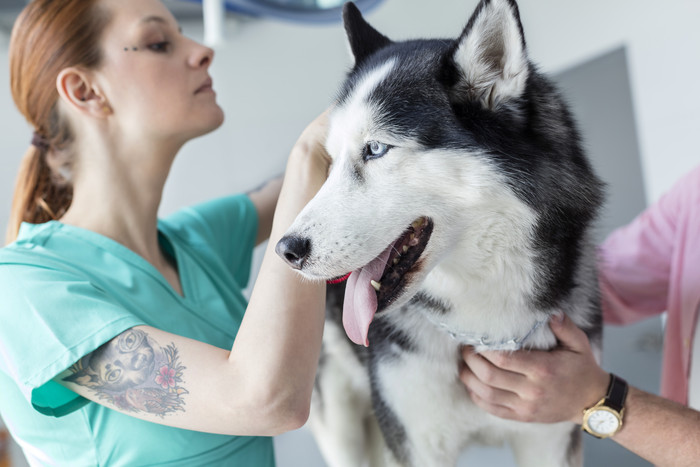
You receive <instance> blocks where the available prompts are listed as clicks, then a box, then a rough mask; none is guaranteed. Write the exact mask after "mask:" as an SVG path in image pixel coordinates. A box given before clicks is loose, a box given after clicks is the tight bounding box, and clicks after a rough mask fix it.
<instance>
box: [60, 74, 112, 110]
mask: <svg viewBox="0 0 700 467" xmlns="http://www.w3.org/2000/svg"><path fill="white" fill-rule="evenodd" d="M56 88H57V89H58V94H59V96H60V97H61V98H62V99H63V100H64V101H65V103H66V104H68V106H69V107H70V108H72V109H74V110H77V111H78V112H80V113H83V114H90V115H92V116H94V117H98V118H104V117H106V116H107V115H109V114H111V113H112V111H111V108H110V106H109V104H108V103H107V100H106V99H105V98H104V96H103V95H102V93H101V92H100V91H99V89H98V88H97V87H96V86H95V85H94V83H93V82H92V80H90V77H89V76H88V74H87V73H85V72H84V71H83V70H80V69H78V68H74V67H70V68H65V69H63V70H61V72H60V73H59V74H58V77H57V78H56Z"/></svg>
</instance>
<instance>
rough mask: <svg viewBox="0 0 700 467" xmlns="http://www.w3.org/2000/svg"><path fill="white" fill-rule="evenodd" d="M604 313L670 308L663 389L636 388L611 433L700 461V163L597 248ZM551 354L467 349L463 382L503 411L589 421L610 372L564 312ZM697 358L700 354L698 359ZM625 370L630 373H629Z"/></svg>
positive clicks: (643, 314)
mask: <svg viewBox="0 0 700 467" xmlns="http://www.w3.org/2000/svg"><path fill="white" fill-rule="evenodd" d="M599 270H600V285H601V292H602V303H603V316H604V320H605V322H606V323H608V324H628V323H633V322H635V321H639V320H642V319H644V318H648V317H651V316H654V315H658V314H661V313H663V312H666V313H667V320H666V334H665V339H664V358H663V371H662V381H661V396H657V395H654V394H650V393H647V392H644V391H642V390H640V389H637V388H635V387H633V386H630V387H629V391H628V393H627V397H626V400H625V404H624V412H623V423H622V428H621V429H620V430H619V431H618V432H617V433H616V434H615V435H613V436H612V438H611V439H613V440H614V441H616V442H617V443H619V444H620V445H622V446H624V447H625V448H627V449H629V450H630V451H632V452H634V453H635V454H637V455H639V456H641V457H643V458H645V459H647V460H648V461H650V462H652V463H654V464H656V465H697V463H698V459H700V412H698V411H697V409H700V338H698V339H694V336H695V335H699V336H700V334H697V333H696V330H697V329H698V326H699V325H700V323H698V314H699V312H700V166H698V167H696V168H695V169H693V170H692V171H690V172H689V173H688V174H686V175H685V176H683V177H682V178H681V179H680V180H679V181H678V182H676V184H675V185H674V186H673V188H672V189H671V190H670V191H668V192H667V193H666V194H665V195H664V196H662V197H661V198H660V199H659V201H658V202H656V203H655V204H653V205H652V206H650V207H649V208H647V209H646V210H645V211H644V212H643V213H641V214H640V215H639V216H638V217H637V218H636V219H635V220H633V221H632V222H631V223H630V224H628V225H626V226H624V227H621V228H619V229H617V230H616V231H614V232H613V233H612V234H610V236H609V237H608V238H607V239H606V241H605V242H604V243H603V244H602V245H601V247H600V249H599ZM550 327H551V329H552V331H553V332H554V334H555V335H556V336H557V339H558V341H559V346H558V347H557V348H556V349H554V350H552V351H518V352H483V353H481V354H476V353H474V351H473V349H471V348H469V347H467V348H465V349H464V351H463V358H464V362H465V365H464V366H463V369H462V371H461V375H460V377H461V379H462V381H463V383H464V384H465V386H466V388H467V390H468V391H469V393H470V395H471V397H472V399H473V400H474V402H475V403H476V404H477V405H479V406H480V407H482V408H483V409H485V410H487V411H488V412H490V413H492V414H494V415H496V416H499V417H503V418H508V419H513V420H520V421H525V422H538V423H554V422H560V421H566V420H568V421H573V422H576V423H579V424H581V423H582V422H583V412H584V410H585V409H587V408H590V407H592V406H593V405H595V404H596V402H597V401H599V400H601V397H603V396H604V395H605V394H606V388H607V386H608V382H609V381H610V374H609V373H608V372H606V371H605V370H604V369H602V368H601V367H600V366H599V365H598V363H597V359H596V357H595V356H594V354H593V352H592V350H591V347H590V345H589V342H588V339H587V338H586V335H585V334H584V333H583V332H582V331H581V330H579V329H578V328H577V327H576V326H575V325H574V324H573V323H572V322H571V320H570V319H569V318H568V317H566V316H565V315H559V316H557V317H556V318H554V319H552V320H551V321H550ZM693 356H695V357H696V358H695V361H693ZM622 376H623V377H624V375H622Z"/></svg>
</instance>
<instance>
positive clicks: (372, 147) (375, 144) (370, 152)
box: [362, 141, 391, 161]
mask: <svg viewBox="0 0 700 467" xmlns="http://www.w3.org/2000/svg"><path fill="white" fill-rule="evenodd" d="M389 149H391V146H389V145H388V144H384V143H380V142H379V141H370V142H368V143H367V144H366V145H365V150H364V154H363V155H362V158H363V159H364V160H366V161H367V160H369V159H377V158H379V157H382V156H383V155H384V154H386V153H387V151H388V150H389Z"/></svg>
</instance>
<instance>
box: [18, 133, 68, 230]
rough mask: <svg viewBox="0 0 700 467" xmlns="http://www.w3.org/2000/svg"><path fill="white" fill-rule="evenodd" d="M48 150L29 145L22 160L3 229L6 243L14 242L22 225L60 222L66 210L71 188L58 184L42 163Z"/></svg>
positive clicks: (45, 164) (47, 166)
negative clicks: (5, 234)
mask: <svg viewBox="0 0 700 467" xmlns="http://www.w3.org/2000/svg"><path fill="white" fill-rule="evenodd" d="M47 152H48V148H46V147H42V146H41V145H36V144H34V143H33V144H32V145H31V146H30V147H29V149H28V150H27V152H26V153H25V154H24V157H23V158H22V162H21V163H20V166H19V171H18V173H17V181H16V182H15V191H14V196H13V199H12V208H11V211H10V221H9V224H8V228H7V238H6V241H7V243H8V244H9V243H12V242H13V241H15V240H16V239H17V234H18V233H19V227H20V225H21V224H22V222H30V223H32V224H41V223H44V222H48V221H50V220H56V219H60V218H61V216H63V214H64V213H65V212H66V210H68V207H70V203H71V200H72V197H73V188H72V187H71V186H70V185H69V184H67V183H60V182H58V181H57V180H56V179H55V176H54V175H53V174H52V171H51V168H50V167H49V164H47V162H46V156H47V154H46V153H47Z"/></svg>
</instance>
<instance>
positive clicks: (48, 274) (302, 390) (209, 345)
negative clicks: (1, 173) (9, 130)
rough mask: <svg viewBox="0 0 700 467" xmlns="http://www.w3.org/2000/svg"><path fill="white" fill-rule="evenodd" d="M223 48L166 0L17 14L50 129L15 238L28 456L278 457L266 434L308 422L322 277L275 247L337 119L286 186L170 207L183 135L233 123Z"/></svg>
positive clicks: (317, 126)
mask: <svg viewBox="0 0 700 467" xmlns="http://www.w3.org/2000/svg"><path fill="white" fill-rule="evenodd" d="M212 59H213V51H212V50H210V49H209V48H206V47H203V46H201V45H199V44H197V43H195V42H193V41H191V40H189V39H187V38H186V37H184V36H183V35H182V33H181V31H180V29H179V28H178V25H177V23H176V20H175V18H174V17H173V16H172V14H171V13H170V12H169V11H168V10H167V9H166V8H165V6H164V5H163V4H162V3H161V2H160V1H159V0H60V1H59V0H34V1H32V2H31V3H30V4H29V5H28V6H27V7H26V9H25V10H24V11H23V13H22V14H21V15H20V17H19V18H18V20H17V23H16V25H15V28H14V30H13V34H12V39H11V44H10V61H11V63H10V67H11V75H12V76H11V85H12V92H13V97H14V99H15V102H16V104H17V106H18V107H19V109H20V110H21V111H22V113H23V114H24V115H25V117H26V118H27V119H28V121H29V122H30V123H31V124H32V125H33V126H34V128H35V135H34V139H33V144H32V148H31V149H30V150H29V152H28V153H27V155H26V156H25V159H24V161H23V163H22V167H21V169H20V174H19V176H18V182H17V188H16V192H15V199H14V202H13V210H12V219H11V223H10V231H9V240H10V241H11V242H12V243H11V244H9V245H8V246H7V247H5V248H3V249H2V250H0V297H1V298H0V322H2V323H3V324H2V326H0V342H1V343H2V360H1V362H0V410H1V411H2V416H3V418H4V420H5V421H6V423H7V425H8V426H9V427H10V429H11V432H12V434H13V436H14V437H15V438H16V440H17V441H18V442H19V444H20V445H21V446H22V447H23V449H24V452H25V454H26V455H27V457H28V459H29V461H30V463H31V464H32V465H71V466H74V465H110V466H117V465H128V466H134V465H146V464H157V465H188V466H191V465H218V464H222V463H225V464H226V465H231V464H235V465H255V466H264V465H273V464H274V457H273V452H272V442H271V440H270V438H267V436H271V435H275V434H278V433H282V432H284V431H287V430H291V429H294V428H297V427H299V426H301V425H303V424H304V423H305V421H306V418H307V414H308V410H309V403H310V397H311V390H312V387H313V379H314V374H315V368H316V363H317V360H318V356H319V349H320V342H321V333H322V327H323V315H324V312H323V308H324V294H325V286H324V285H323V284H313V283H309V282H308V281H302V280H300V279H299V277H298V276H297V275H295V273H294V272H293V271H291V270H290V269H289V268H288V267H287V266H286V265H285V264H284V263H283V261H281V260H280V259H279V258H278V257H277V256H276V255H275V254H274V251H273V249H274V246H275V244H276V242H277V240H278V239H279V238H281V236H282V234H283V232H284V231H285V229H286V227H287V226H288V225H289V224H290V223H291V221H292V220H293V219H294V217H296V214H297V213H298V212H299V211H300V210H301V208H302V207H303V206H304V205H305V204H306V203H307V202H308V200H309V199H311V198H312V197H313V195H314V194H315V193H316V191H317V190H318V188H319V187H320V186H321V184H322V183H323V181H324V180H325V177H326V173H327V170H328V162H327V156H326V154H325V152H324V150H323V149H322V144H321V142H322V139H323V137H324V136H325V119H324V116H321V117H319V119H317V120H316V121H315V122H313V123H312V124H311V125H310V126H309V127H308V128H307V129H306V130H305V132H304V133H303V134H302V136H301V137H300V138H299V140H298V142H297V144H296V145H295V147H294V149H293V150H292V152H291V155H290V157H289V160H288V164H287V171H286V175H285V178H284V182H283V183H282V184H280V183H279V182H272V183H269V184H267V185H266V186H264V187H263V188H262V189H260V190H258V191H256V192H253V193H250V194H249V195H239V196H232V197H228V198H224V199H220V200H215V201H211V202H209V203H205V204H203V205H200V206H196V207H193V208H189V209H185V210H182V211H180V212H178V213H176V214H174V215H173V216H170V217H169V218H167V219H164V220H158V219H157V212H158V206H159V203H160V200H161V195H162V191H163V186H164V184H165V181H166V178H167V175H168V172H169V170H170V167H171V164H172V162H173V159H174V157H175V155H176V154H177V152H178V150H179V149H180V148H181V147H182V145H183V144H185V143H186V142H187V141H188V140H190V139H192V138H195V137H197V136H201V135H203V134H206V133H208V132H210V131H212V130H214V129H216V128H217V127H219V126H220V125H221V123H222V121H223V113H222V110H221V108H220V107H219V106H218V105H217V103H216V94H215V93H214V91H213V88H212V81H211V79H210V77H209V74H208V68H209V66H210V65H211V62H212ZM278 194H279V201H278V200H277V198H278ZM275 204H276V208H275ZM273 211H274V222H273V221H272V219H273V216H272V214H273ZM20 224H21V226H20ZM268 234H270V242H269V245H270V247H269V248H268V250H267V251H266V253H265V257H264V259H263V263H262V265H261V269H260V272H259V276H258V279H257V281H256V284H255V287H254V289H253V292H252V295H251V299H250V303H249V304H246V302H245V300H244V298H243V296H242V294H241V290H242V288H243V287H245V284H246V282H247V280H248V274H249V268H250V262H251V254H252V249H253V247H254V245H255V244H256V243H259V242H260V241H262V240H264V239H265V238H267V237H268ZM244 312H245V315H244ZM234 338H235V341H234Z"/></svg>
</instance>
